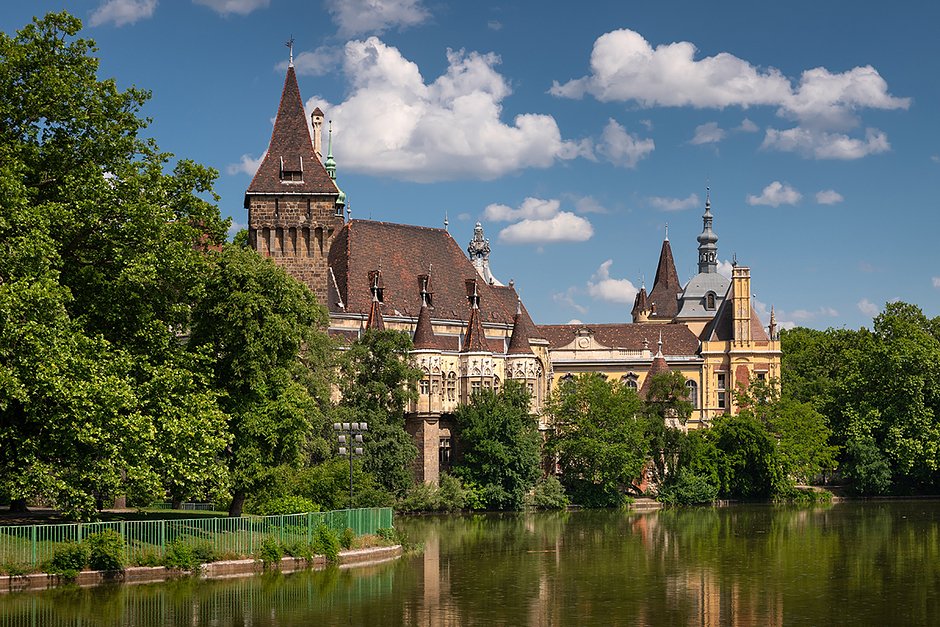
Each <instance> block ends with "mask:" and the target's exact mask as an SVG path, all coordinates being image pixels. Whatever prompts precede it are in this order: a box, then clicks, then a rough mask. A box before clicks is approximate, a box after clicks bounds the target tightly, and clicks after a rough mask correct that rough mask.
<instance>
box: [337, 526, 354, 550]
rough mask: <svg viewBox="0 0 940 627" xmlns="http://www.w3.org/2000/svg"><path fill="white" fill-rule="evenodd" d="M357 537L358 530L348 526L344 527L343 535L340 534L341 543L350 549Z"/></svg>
mask: <svg viewBox="0 0 940 627" xmlns="http://www.w3.org/2000/svg"><path fill="white" fill-rule="evenodd" d="M355 539H356V532H355V531H353V530H352V529H350V528H349V527H346V528H345V529H343V535H342V536H340V539H339V543H340V545H341V546H342V547H343V548H344V549H347V550H348V549H349V548H350V547H352V544H353V541H354V540H355Z"/></svg>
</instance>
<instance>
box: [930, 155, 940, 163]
mask: <svg viewBox="0 0 940 627" xmlns="http://www.w3.org/2000/svg"><path fill="white" fill-rule="evenodd" d="M930 160H931V161H933V162H934V163H940V155H930Z"/></svg>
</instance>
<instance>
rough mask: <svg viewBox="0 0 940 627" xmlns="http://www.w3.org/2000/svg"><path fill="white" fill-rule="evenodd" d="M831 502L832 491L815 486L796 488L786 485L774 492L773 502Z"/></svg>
mask: <svg viewBox="0 0 940 627" xmlns="http://www.w3.org/2000/svg"><path fill="white" fill-rule="evenodd" d="M831 502H832V492H830V491H829V490H821V489H820V490H818V489H815V488H798V487H796V486H793V485H791V486H788V487H786V488H783V489H780V490H778V491H777V493H776V494H774V503H790V504H793V505H816V504H825V503H831Z"/></svg>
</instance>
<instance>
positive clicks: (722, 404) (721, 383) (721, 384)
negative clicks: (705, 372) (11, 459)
mask: <svg viewBox="0 0 940 627" xmlns="http://www.w3.org/2000/svg"><path fill="white" fill-rule="evenodd" d="M717 376H718V385H717V387H718V409H726V408H727V398H726V396H725V395H726V394H727V392H726V391H725V390H726V387H725V384H726V382H727V379H726V377H727V374H726V373H724V372H719V373H718V375H717Z"/></svg>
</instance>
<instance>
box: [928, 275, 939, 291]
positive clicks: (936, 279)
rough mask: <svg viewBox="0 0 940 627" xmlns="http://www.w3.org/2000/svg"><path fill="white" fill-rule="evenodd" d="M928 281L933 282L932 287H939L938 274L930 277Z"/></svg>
mask: <svg viewBox="0 0 940 627" xmlns="http://www.w3.org/2000/svg"><path fill="white" fill-rule="evenodd" d="M930 281H931V283H933V286H934V287H936V288H940V276H935V277H932V278H931V279H930Z"/></svg>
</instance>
